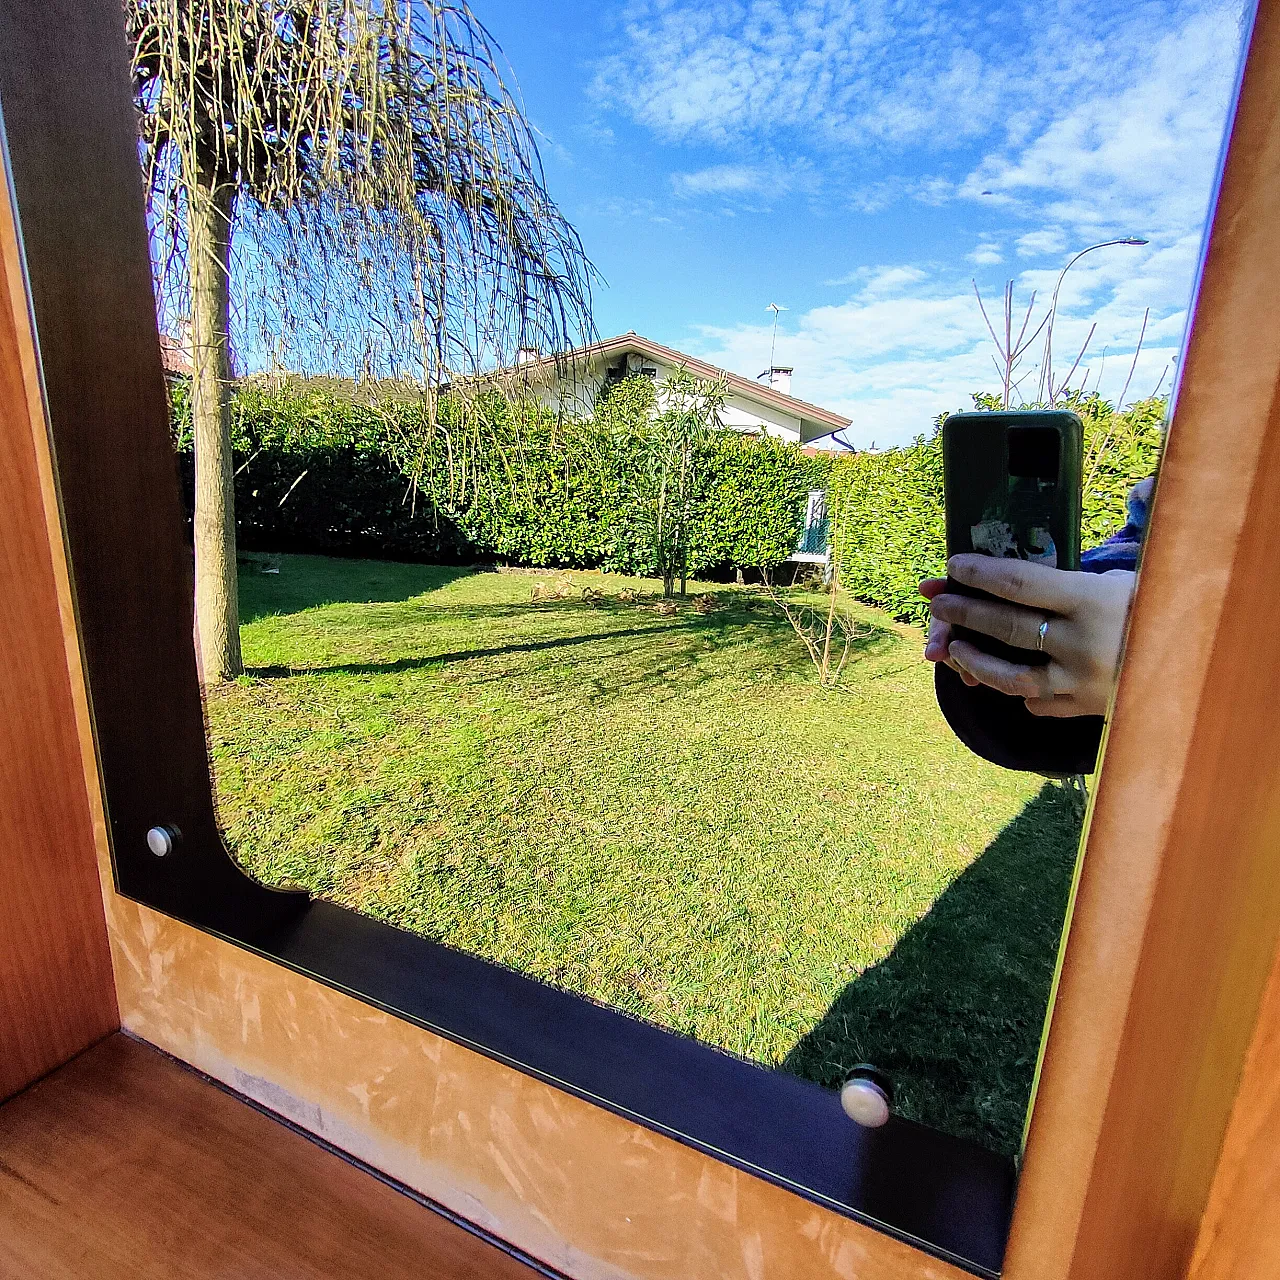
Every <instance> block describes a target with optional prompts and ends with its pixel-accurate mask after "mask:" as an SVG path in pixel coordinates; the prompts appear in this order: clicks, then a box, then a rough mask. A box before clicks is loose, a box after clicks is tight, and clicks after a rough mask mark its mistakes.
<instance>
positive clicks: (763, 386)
mask: <svg viewBox="0 0 1280 1280" xmlns="http://www.w3.org/2000/svg"><path fill="white" fill-rule="evenodd" d="M628 351H638V352H640V354H641V355H646V356H649V357H650V358H651V359H654V360H661V361H663V362H665V363H667V364H675V365H683V366H684V367H685V368H686V369H688V370H689V372H690V373H693V374H696V375H697V376H698V377H700V378H723V379H724V380H725V384H726V385H727V386H728V388H729V390H730V391H731V392H733V393H734V394H735V395H740V396H747V397H749V398H750V399H753V400H758V401H759V402H760V403H761V404H767V405H770V406H772V407H773V408H775V409H778V410H781V412H783V413H787V414H790V415H791V416H792V417H794V418H803V419H807V420H808V421H810V422H814V423H817V424H819V425H821V426H824V427H826V428H827V431H828V432H831V431H839V430H840V429H841V428H843V427H848V426H851V425H852V424H853V420H852V419H851V418H846V417H843V416H842V415H841V414H838V413H832V412H831V410H830V409H822V408H819V407H818V406H817V405H816V404H810V403H809V401H807V400H801V399H799V398H798V397H796V396H791V395H787V394H786V392H783V391H779V390H777V388H776V387H771V386H769V385H768V384H767V383H764V382H756V381H755V380H754V379H752V378H744V377H743V376H742V375H741V374H740V373H730V372H729V371H728V370H727V369H718V368H717V367H716V366H715V365H713V364H708V363H707V362H706V361H705V360H699V359H698V358H697V357H696V356H690V355H686V354H685V353H684V352H683V351H677V350H675V348H674V347H664V346H663V345H662V343H660V342H654V341H653V340H652V339H651V338H644V337H641V335H640V334H638V333H622V334H619V335H618V336H617V337H616V338H605V339H603V340H602V341H600V342H593V343H589V344H588V345H587V346H583V347H575V348H574V349H573V350H572V351H568V352H566V353H565V354H564V355H561V356H543V357H541V358H539V359H534V360H529V361H527V362H526V363H524V364H521V365H517V366H516V367H515V369H508V370H506V371H505V372H507V373H518V374H524V375H528V374H530V373H534V372H535V371H536V372H539V373H558V372H559V371H561V370H563V369H564V367H565V365H566V364H568V365H573V364H577V363H580V362H584V361H588V360H593V359H596V358H597V357H601V356H604V357H608V356H613V355H624V354H625V353H626V352H628Z"/></svg>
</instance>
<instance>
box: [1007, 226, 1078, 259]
mask: <svg viewBox="0 0 1280 1280" xmlns="http://www.w3.org/2000/svg"><path fill="white" fill-rule="evenodd" d="M1015 244H1016V245H1017V249H1018V257H1020V258H1043V257H1045V256H1047V255H1055V256H1056V255H1060V254H1061V253H1062V251H1063V250H1064V249H1065V248H1066V247H1067V238H1066V235H1065V234H1064V233H1063V230H1062V228H1061V227H1043V228H1041V229H1040V230H1039V231H1028V232H1027V233H1026V234H1025V235H1021V236H1019V237H1018V239H1017V240H1016V241H1015Z"/></svg>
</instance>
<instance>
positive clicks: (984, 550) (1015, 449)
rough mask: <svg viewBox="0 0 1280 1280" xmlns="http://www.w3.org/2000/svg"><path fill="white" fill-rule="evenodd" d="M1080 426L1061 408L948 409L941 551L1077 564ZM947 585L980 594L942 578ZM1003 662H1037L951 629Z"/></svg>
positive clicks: (1034, 656)
mask: <svg viewBox="0 0 1280 1280" xmlns="http://www.w3.org/2000/svg"><path fill="white" fill-rule="evenodd" d="M1083 453H1084V428H1083V426H1082V425H1081V422H1080V419H1079V418H1078V417H1076V415H1075V414H1074V413H1069V412H1067V411H1065V410H1057V409H1055V410H1028V411H1008V412H996V413H953V414H952V415H951V416H950V417H949V418H948V419H947V420H946V422H945V423H944V424H943V427H942V472H943V488H944V492H945V499H946V525H947V555H948V556H953V555H957V554H959V553H960V552H965V551H976V552H979V553H980V554H983V555H989V556H1001V557H1005V558H1010V559H1018V560H1030V561H1033V562H1034V563H1037V564H1045V565H1048V566H1049V567H1050V568H1054V569H1079V568H1080V506H1081V470H1082V460H1083ZM947 590H948V591H955V592H959V593H960V594H962V595H970V596H981V595H985V594H986V593H984V592H981V591H978V590H976V589H975V588H973V587H966V586H964V585H963V584H961V583H958V582H954V581H952V580H950V579H949V580H948V583H947ZM957 633H958V634H961V635H963V636H964V638H965V639H966V640H968V641H970V642H971V643H973V644H976V645H977V646H978V647H979V648H981V649H983V650H985V651H986V652H988V653H995V654H998V655H999V656H1000V657H1004V658H1007V659H1008V660H1009V661H1010V662H1022V663H1031V662H1037V663H1038V662H1043V661H1044V660H1045V659H1044V655H1043V654H1039V653H1036V652H1035V651H1034V650H1026V649H1014V648H1011V647H1010V646H1008V645H1004V644H1001V643H1000V642H999V641H997V640H993V639H992V638H991V637H990V636H984V635H980V634H978V633H976V632H971V631H967V630H965V629H963V628H959V629H957Z"/></svg>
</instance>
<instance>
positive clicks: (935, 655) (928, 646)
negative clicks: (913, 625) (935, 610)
mask: <svg viewBox="0 0 1280 1280" xmlns="http://www.w3.org/2000/svg"><path fill="white" fill-rule="evenodd" d="M950 647H951V628H950V626H949V625H948V624H947V623H945V622H941V621H939V620H938V619H937V618H933V619H931V620H930V622H929V635H928V637H927V638H926V639H925V642H924V656H925V657H926V658H927V659H928V660H929V661H930V662H946V661H947V656H948V650H949V649H950Z"/></svg>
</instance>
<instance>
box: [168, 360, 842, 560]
mask: <svg viewBox="0 0 1280 1280" xmlns="http://www.w3.org/2000/svg"><path fill="white" fill-rule="evenodd" d="M653 395H654V390H653V383H652V382H651V381H650V380H649V379H647V378H636V379H627V380H626V381H625V382H623V383H621V384H620V385H619V386H617V387H615V388H614V389H613V390H612V391H611V393H610V395H609V396H608V397H606V398H605V399H604V400H603V401H602V403H601V405H600V406H599V408H598V409H597V412H596V414H595V416H594V418H593V419H591V420H589V421H585V422H566V421H563V420H560V419H559V418H557V417H556V415H555V414H553V413H552V412H550V411H549V410H547V409H545V408H542V407H540V406H538V405H537V404H534V403H519V404H513V403H511V402H509V401H508V400H506V399H504V398H503V397H501V396H498V395H492V396H485V397H482V398H480V399H479V400H478V401H476V402H475V403H473V404H471V405H470V406H469V407H468V408H467V409H466V410H464V409H463V407H462V406H461V405H460V404H459V403H457V402H445V403H443V404H442V405H441V407H440V424H441V425H440V427H439V428H437V429H436V430H434V431H433V430H432V429H431V428H430V427H429V426H428V425H427V424H426V422H425V421H424V419H423V410H422V407H421V405H420V404H419V403H418V402H417V401H416V400H413V399H411V398H404V399H400V400H397V399H396V398H395V397H394V396H387V395H381V396H379V397H378V398H377V399H376V400H375V399H368V400H366V399H362V398H361V397H360V395H359V393H358V392H357V391H356V390H354V389H352V388H350V387H349V386H344V385H343V384H340V383H321V382H315V381H308V382H298V381H294V382H289V383H285V384H284V385H275V384H272V383H269V382H267V381H265V380H264V381H254V382H246V383H244V384H241V386H240V387H239V388H238V389H237V391H236V394H235V397H234V400H233V414H232V423H233V443H234V446H235V458H236V467H237V476H236V523H237V530H238V534H239V538H240V541H241V544H242V545H243V546H244V547H245V548H246V549H254V550H288V551H316V552H322V553H326V554H339V555H360V556H369V557H379V556H381V557H386V558H392V559H407V560H427V561H444V562H450V561H458V560H464V561H472V560H476V559H492V560H498V561H504V562H508V563H515V564H523V565H537V566H542V565H546V566H564V567H582V568H592V567H600V568H603V569H606V570H608V571H610V572H617V573H627V574H650V573H652V572H653V569H654V562H653V553H652V550H651V548H650V546H649V545H648V539H647V534H646V528H645V522H644V519H643V515H642V512H641V510H640V507H639V503H638V502H637V495H638V494H639V493H641V492H642V490H643V484H644V479H645V468H646V465H647V459H646V452H645V447H644V439H643V432H644V428H645V426H646V424H647V422H648V417H649V410H650V408H651V406H652V403H653ZM173 401H174V403H173V407H174V424H175V425H174V433H175V441H176V444H177V448H178V453H179V457H180V460H181V465H182V472H183V477H184V483H185V487H186V492H187V497H188V502H190V499H191V494H192V474H193V473H192V441H191V428H190V420H191V419H190V406H189V403H188V392H187V387H186V385H185V384H184V383H182V382H177V383H175V385H174V394H173ZM450 442H451V443H450ZM463 443H466V444H467V448H466V451H465V459H464V460H463V461H461V462H460V461H459V459H460V458H461V457H462V449H461V446H462V444H463ZM451 459H452V465H451ZM828 466H829V464H828V462H827V460H826V459H821V458H820V459H812V458H809V457H807V456H806V455H805V454H804V453H803V452H802V451H801V450H800V449H798V448H796V447H795V446H793V445H787V444H784V443H782V442H780V441H777V440H773V439H768V438H764V439H757V438H754V437H747V436H742V435H739V434H737V433H736V432H723V433H716V435H715V436H714V437H713V438H712V440H711V441H710V442H709V443H708V445H707V446H706V447H705V449H704V450H703V453H702V456H701V457H700V459H699V474H700V476H701V482H700V497H699V502H698V511H697V520H696V524H695V528H694V531H693V539H692V544H693V555H692V558H691V563H690V566H689V567H690V571H691V572H697V573H708V572H713V571H717V570H718V571H725V570H731V569H735V568H744V569H750V568H758V567H760V566H764V565H773V564H777V563H778V562H780V561H782V560H784V559H786V557H787V556H788V555H790V554H791V552H792V551H793V550H794V548H795V545H796V541H797V538H798V536H799V533H800V528H801V524H802V522H803V515H804V509H805V496H806V494H807V493H808V491H809V489H810V488H813V487H820V486H821V485H823V484H824V483H825V480H826V474H827V470H828ZM409 477H412V478H413V479H412V481H411V480H410V478H409Z"/></svg>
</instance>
